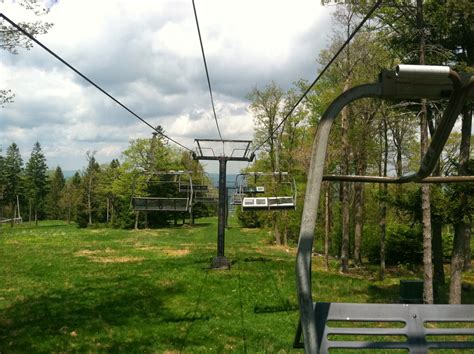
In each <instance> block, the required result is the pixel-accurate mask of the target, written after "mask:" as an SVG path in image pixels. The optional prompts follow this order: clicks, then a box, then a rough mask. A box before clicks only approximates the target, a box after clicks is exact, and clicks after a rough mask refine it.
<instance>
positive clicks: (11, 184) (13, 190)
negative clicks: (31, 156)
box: [3, 143, 23, 226]
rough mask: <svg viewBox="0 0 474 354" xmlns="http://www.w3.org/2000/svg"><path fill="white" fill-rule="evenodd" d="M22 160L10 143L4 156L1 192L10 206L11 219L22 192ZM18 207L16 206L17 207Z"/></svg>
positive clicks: (14, 146)
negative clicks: (3, 179)
mask: <svg viewBox="0 0 474 354" xmlns="http://www.w3.org/2000/svg"><path fill="white" fill-rule="evenodd" d="M22 174H23V159H22V158H21V155H20V149H19V148H18V145H17V144H15V143H12V144H11V145H10V146H9V147H8V149H7V154H6V156H5V171H4V178H5V182H4V183H5V188H4V192H3V196H4V200H5V202H6V203H7V204H8V205H9V206H10V214H11V219H12V226H13V218H14V217H15V212H16V208H15V206H17V201H18V200H19V195H20V194H21V193H22V191H23V175H22ZM17 207H18V206H17Z"/></svg>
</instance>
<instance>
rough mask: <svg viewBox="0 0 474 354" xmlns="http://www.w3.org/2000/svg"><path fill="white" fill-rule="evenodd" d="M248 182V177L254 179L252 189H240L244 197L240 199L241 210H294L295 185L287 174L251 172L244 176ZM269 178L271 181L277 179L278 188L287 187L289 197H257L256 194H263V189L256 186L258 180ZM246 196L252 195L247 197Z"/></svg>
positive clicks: (293, 180) (246, 187)
mask: <svg viewBox="0 0 474 354" xmlns="http://www.w3.org/2000/svg"><path fill="white" fill-rule="evenodd" d="M245 176H246V177H247V178H246V180H248V178H249V177H253V178H254V184H255V186H253V187H248V186H245V187H243V188H242V191H243V194H244V195H246V196H245V197H244V198H243V199H242V210H244V211H248V210H267V211H269V210H284V209H293V210H294V209H295V208H296V183H295V179H294V178H293V177H292V176H291V175H290V174H289V173H288V172H273V173H264V172H252V173H247V174H245ZM265 176H270V177H272V180H274V181H275V180H276V179H277V177H278V179H279V180H278V181H277V183H278V184H279V185H280V186H285V187H287V189H288V191H289V192H290V193H289V194H290V195H284V196H271V197H270V196H264V197H257V196H255V194H256V193H264V192H265V187H264V186H258V185H257V181H258V179H260V180H261V178H262V177H265ZM248 194H253V195H252V196H248Z"/></svg>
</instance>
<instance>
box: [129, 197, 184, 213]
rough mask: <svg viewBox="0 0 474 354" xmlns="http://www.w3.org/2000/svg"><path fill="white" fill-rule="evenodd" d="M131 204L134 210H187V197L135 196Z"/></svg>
mask: <svg viewBox="0 0 474 354" xmlns="http://www.w3.org/2000/svg"><path fill="white" fill-rule="evenodd" d="M132 206H133V210H135V211H189V199H188V198H156V197H135V198H133V199H132Z"/></svg>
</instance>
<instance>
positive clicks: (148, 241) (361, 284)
mask: <svg viewBox="0 0 474 354" xmlns="http://www.w3.org/2000/svg"><path fill="white" fill-rule="evenodd" d="M231 225H232V224H231ZM216 234H217V226H216V219H215V218H209V219H199V220H197V224H196V225H195V226H192V227H190V226H187V225H185V226H178V227H173V228H167V229H147V230H138V231H134V230H113V229H109V228H95V229H85V230H83V229H78V228H76V227H75V226H74V225H66V224H64V223H61V222H55V223H54V222H45V223H42V224H40V226H39V227H29V226H28V225H27V224H24V225H22V226H20V227H14V228H13V229H12V228H10V227H6V226H5V225H4V226H3V227H2V228H0V352H1V353H2V354H3V353H10V352H30V353H38V352H107V351H110V352H127V353H133V352H158V353H178V352H192V353H195V352H198V353H199V352H202V353H205V352H212V353H214V352H217V353H219V352H241V353H256V352H259V353H262V352H271V353H273V352H281V353H285V352H301V351H300V350H294V349H292V343H293V338H294V334H295V329H296V324H297V321H298V312H297V311H296V304H297V301H296V291H295V289H296V286H295V275H294V273H295V271H294V264H295V250H294V248H289V249H286V248H283V247H275V246H271V245H270V243H269V240H270V239H271V235H270V234H268V232H267V231H264V230H258V229H256V230H253V229H241V228H239V227H237V225H234V226H232V227H231V228H230V229H228V230H227V231H226V255H227V256H228V258H229V259H230V260H231V261H232V263H233V264H232V270H231V271H216V270H209V265H210V260H211V258H212V257H213V256H214V255H215V253H216ZM321 264H322V259H321V258H320V257H315V268H321ZM333 267H334V269H333V270H331V271H330V272H322V273H321V274H319V275H318V277H317V278H315V280H314V291H315V293H318V296H319V300H324V301H349V302H397V300H398V280H399V278H397V277H396V276H393V277H389V278H388V279H386V280H385V281H384V282H378V281H376V280H375V277H374V276H373V275H372V274H370V273H364V272H363V271H361V270H359V271H354V272H353V273H352V274H349V275H341V274H339V273H338V271H337V264H336V263H334V264H333ZM398 275H399V274H398ZM469 281H471V282H472V277H471V279H470V280H469ZM470 300H472V299H470ZM467 302H469V301H467Z"/></svg>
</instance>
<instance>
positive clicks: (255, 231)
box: [241, 227, 260, 233]
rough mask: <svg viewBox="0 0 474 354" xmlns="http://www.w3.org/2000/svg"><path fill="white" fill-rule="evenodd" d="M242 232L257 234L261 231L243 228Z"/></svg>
mask: <svg viewBox="0 0 474 354" xmlns="http://www.w3.org/2000/svg"><path fill="white" fill-rule="evenodd" d="M241 231H242V232H247V233H257V232H259V231H260V229H258V228H255V229H253V228H248V227H243V228H242V229H241Z"/></svg>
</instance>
